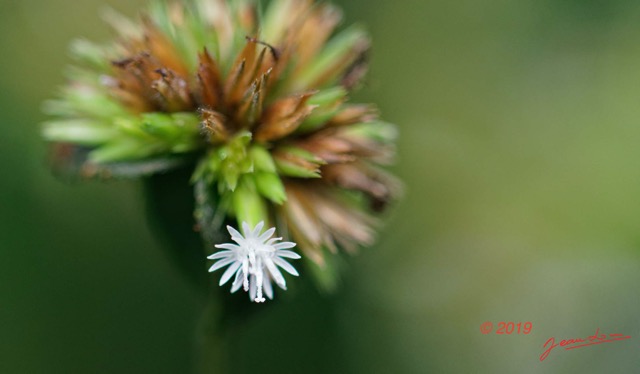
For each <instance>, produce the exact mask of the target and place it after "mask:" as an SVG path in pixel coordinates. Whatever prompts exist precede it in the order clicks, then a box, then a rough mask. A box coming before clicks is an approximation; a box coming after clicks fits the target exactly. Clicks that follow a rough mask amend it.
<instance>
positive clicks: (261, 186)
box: [253, 172, 287, 205]
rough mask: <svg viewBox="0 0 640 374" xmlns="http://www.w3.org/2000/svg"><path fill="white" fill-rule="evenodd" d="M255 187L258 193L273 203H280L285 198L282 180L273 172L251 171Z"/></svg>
mask: <svg viewBox="0 0 640 374" xmlns="http://www.w3.org/2000/svg"><path fill="white" fill-rule="evenodd" d="M253 176H254V179H255V181H256V187H257V188H258V191H259V192H260V194H261V195H262V196H264V197H266V198H267V199H269V200H271V201H273V202H274V203H276V204H278V205H280V204H282V203H284V202H285V201H286V200H287V194H286V192H285V190H284V185H283V184H282V180H281V179H280V177H279V176H278V175H277V174H275V173H267V172H256V173H253Z"/></svg>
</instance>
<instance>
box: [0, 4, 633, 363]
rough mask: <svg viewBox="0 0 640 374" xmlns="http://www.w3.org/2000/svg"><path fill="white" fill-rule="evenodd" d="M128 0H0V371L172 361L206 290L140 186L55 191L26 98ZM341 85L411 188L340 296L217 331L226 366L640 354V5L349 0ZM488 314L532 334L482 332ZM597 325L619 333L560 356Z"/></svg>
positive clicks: (53, 79)
mask: <svg viewBox="0 0 640 374" xmlns="http://www.w3.org/2000/svg"><path fill="white" fill-rule="evenodd" d="M143 3H144V2H143V1H139V0H136V1H129V0H100V1H99V0H83V1H71V0H46V1H44V0H21V1H17V0H0V126H1V133H0V134H1V135H0V173H1V174H0V373H29V374H30V373H189V372H190V369H189V368H190V367H191V364H192V362H193V361H194V359H195V358H194V353H193V352H194V336H196V332H195V331H196V326H197V324H198V320H199V318H200V316H201V313H202V308H203V302H202V297H201V295H200V294H198V293H197V292H196V291H194V289H193V288H192V287H191V285H190V284H189V282H188V281H186V280H185V278H184V277H183V276H182V275H181V274H180V272H179V271H177V270H176V269H175V267H174V266H173V265H172V264H171V260H170V258H169V257H168V256H167V255H166V252H165V251H163V250H162V249H161V246H162V243H161V241H162V240H161V238H160V237H157V236H156V235H155V232H153V231H152V230H151V229H150V228H149V226H148V224H147V219H146V216H145V212H144V199H143V196H142V189H141V186H140V184H139V183H137V182H112V183H107V184H102V183H86V184H79V183H78V184H71V185H69V184H65V183H62V182H61V181H59V180H56V179H55V178H54V177H53V176H52V175H51V174H50V172H49V171H48V170H47V168H46V164H45V156H46V148H45V146H44V144H43V143H42V141H41V140H40V138H39V125H38V124H39V123H40V122H41V121H42V120H43V119H44V118H45V117H44V115H43V114H42V113H41V110H40V108H41V102H42V101H43V100H45V99H46V98H49V97H51V96H52V94H53V93H54V91H55V89H56V87H57V86H58V85H60V84H62V83H63V79H64V78H63V75H62V71H63V68H64V66H65V65H66V64H67V63H68V62H69V58H68V57H67V56H68V53H67V51H68V47H67V46H68V44H69V42H70V41H71V40H72V39H73V38H75V37H78V36H84V37H87V38H90V39H93V40H106V39H107V38H109V32H108V29H107V27H106V26H105V24H104V23H102V21H101V20H100V16H99V14H100V11H101V9H103V8H104V7H105V6H111V7H113V8H115V9H117V10H119V11H121V12H123V13H125V14H130V15H134V14H135V12H136V9H138V8H139V7H140V6H141V5H142V4H143ZM339 3H341V5H343V6H344V8H345V13H346V18H347V20H348V21H349V22H362V23H365V24H366V25H368V28H369V30H370V32H371V34H372V35H373V38H374V53H373V58H372V69H371V73H370V76H369V79H368V82H367V85H366V86H365V87H364V88H363V89H362V90H361V91H360V92H359V93H358V94H357V95H356V98H355V99H356V100H362V101H372V102H376V103H378V104H379V106H380V108H381V110H382V113H383V114H384V117H385V118H386V119H388V120H389V121H392V122H395V123H397V124H399V126H400V129H401V138H400V141H399V146H398V149H399V157H398V164H397V166H396V167H395V168H394V171H395V172H397V174H399V175H400V176H401V178H402V179H403V180H404V181H405V182H406V196H405V198H404V200H403V201H402V202H401V203H400V204H399V205H398V206H397V208H396V209H395V211H394V213H393V215H392V216H391V217H390V220H389V224H388V226H387V227H386V229H385V230H384V231H382V233H381V235H380V240H379V244H378V245H376V246H375V247H374V248H370V249H366V250H363V251H362V253H361V255H360V256H359V257H357V258H354V259H352V260H351V267H350V271H349V272H348V274H346V277H345V279H344V284H343V287H342V288H341V290H340V292H339V293H337V294H336V295H333V296H326V295H320V294H318V293H317V291H315V290H314V288H313V287H311V286H309V285H308V284H306V283H305V282H304V281H302V282H301V284H302V285H301V286H300V287H299V288H298V289H297V290H296V295H295V297H285V298H283V300H284V301H282V300H281V301H282V302H278V303H274V304H273V305H271V306H269V307H267V308H265V310H264V311H262V312H260V313H259V314H258V315H256V316H255V317H254V318H252V319H251V320H250V321H249V322H248V323H246V324H245V325H244V326H242V328H240V329H238V330H236V332H235V333H234V334H233V336H232V337H230V339H229V344H230V346H231V348H232V351H233V356H232V357H233V361H232V362H233V366H234V370H233V372H234V373H249V372H256V371H258V370H259V371H260V372H262V373H272V372H273V373H301V372H304V373H329V372H335V373H390V372H393V373H471V372H474V373H516V372H518V373H601V372H614V371H618V372H635V371H637V370H638V367H640V313H639V312H640V290H639V286H640V230H639V228H640V199H639V198H638V196H639V192H640V167H639V166H640V165H639V161H640V105H639V101H640V43H639V41H640V3H639V2H637V1H623V0H591V1H589V0H518V1H508V0H483V1H477V0H460V1H436V0H403V1H385V0H351V1H346V0H343V1H340V2H339ZM484 321H492V322H493V323H494V324H496V323H497V322H499V321H514V322H516V323H517V322H527V321H531V322H532V324H533V329H532V332H531V333H530V334H528V335H522V334H521V335H516V334H513V335H509V336H500V335H496V334H489V335H483V334H481V333H480V329H479V327H480V324H482V323H483V322H484ZM598 327H599V328H600V329H601V332H604V333H624V334H627V335H631V336H632V338H631V339H629V340H625V341H621V342H615V343H611V344H602V345H597V346H592V347H587V348H582V349H577V350H571V351H558V350H556V351H554V352H553V353H552V354H551V356H549V358H548V359H547V360H546V361H544V362H540V361H539V359H538V357H539V356H540V354H541V353H542V351H543V349H542V344H543V343H544V342H545V341H546V340H547V339H548V338H550V337H552V336H555V337H557V338H558V339H563V338H574V337H586V336H589V335H591V334H593V333H594V332H595V329H596V328H598Z"/></svg>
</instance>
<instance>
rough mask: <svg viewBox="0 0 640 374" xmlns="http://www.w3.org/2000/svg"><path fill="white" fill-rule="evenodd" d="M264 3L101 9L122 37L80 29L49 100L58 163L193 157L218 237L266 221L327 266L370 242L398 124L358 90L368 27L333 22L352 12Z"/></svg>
mask: <svg viewBox="0 0 640 374" xmlns="http://www.w3.org/2000/svg"><path fill="white" fill-rule="evenodd" d="M262 3H263V2H261V1H258V0H234V1H231V0H184V1H175V2H172V1H162V0H156V1H153V2H152V3H151V6H150V7H149V8H148V10H147V11H144V12H142V16H141V17H140V19H139V20H137V21H133V20H130V19H128V18H126V17H124V16H122V15H120V14H118V13H116V12H115V11H109V12H107V13H106V14H105V18H106V20H107V21H108V22H109V23H110V24H111V26H112V27H113V29H114V31H115V32H116V34H117V38H116V39H115V41H114V42H112V43H107V44H104V45H98V44H94V43H92V42H89V41H86V40H81V41H78V42H76V43H74V44H73V46H72V51H73V54H74V56H75V57H76V61H77V63H76V65H77V66H75V67H73V68H71V69H69V70H68V77H69V83H68V84H67V85H66V87H64V88H63V89H62V90H61V92H60V95H59V97H58V98H57V99H55V100H51V101H49V102H47V103H46V111H47V112H48V113H49V114H50V115H51V116H52V119H51V120H50V121H48V122H47V123H45V124H44V128H43V135H44V137H45V139H46V140H47V141H48V142H50V143H51V149H52V152H51V160H52V165H53V167H54V169H55V170H56V171H58V172H59V173H62V174H72V175H77V176H80V177H83V178H100V179H105V178H136V177H138V178H145V177H148V176H150V175H154V174H159V173H167V172H169V171H171V170H174V169H178V168H181V169H189V170H190V172H191V175H192V178H191V183H192V185H193V188H194V198H195V211H194V217H195V221H196V225H195V227H196V228H197V230H199V231H200V234H201V235H202V237H203V239H204V241H205V242H206V244H207V246H208V247H209V248H211V247H212V246H213V245H214V244H216V243H217V242H216V239H217V238H218V237H219V231H220V229H222V228H223V227H224V224H225V222H229V221H234V220H235V221H236V222H237V223H238V224H242V223H243V222H247V223H249V224H250V225H256V224H257V223H258V222H261V221H264V222H266V223H267V224H269V225H270V226H276V227H277V230H278V232H280V233H282V236H283V237H284V238H286V239H287V240H291V241H294V242H296V243H297V246H298V248H299V249H300V251H301V253H302V254H303V255H304V257H305V258H307V259H309V260H310V261H308V262H306V263H305V264H308V266H312V267H314V268H313V269H314V271H313V272H311V273H312V274H315V275H317V274H320V273H319V272H318V271H316V270H318V269H320V272H325V273H326V274H328V273H331V272H332V271H331V269H330V268H331V267H332V266H333V265H332V261H331V257H333V256H334V255H337V254H338V253H340V252H341V251H346V252H348V253H355V251H356V250H357V249H358V248H359V247H362V246H370V245H371V244H372V243H373V242H374V237H375V235H374V234H375V231H376V230H375V229H376V228H377V227H378V226H379V225H378V223H379V218H380V215H381V213H382V212H383V211H385V209H386V207H387V206H389V204H390V203H391V202H393V201H394V200H395V199H396V197H397V195H398V192H399V190H400V187H399V182H397V181H396V179H395V178H394V177H393V176H392V175H390V174H389V173H388V172H387V171H385V170H384V167H385V166H386V165H388V164H390V163H391V162H392V161H393V156H394V154H395V148H394V143H395V139H396V128H395V126H394V125H393V124H390V123H388V122H384V121H382V120H381V119H380V118H379V114H378V111H377V109H376V107H375V106H373V105H371V104H359V103H353V102H350V101H349V96H350V94H351V92H352V91H353V90H354V89H355V88H357V87H359V84H360V82H361V81H362V79H363V77H364V76H365V74H366V72H367V65H368V56H369V48H370V45H371V43H370V40H369V37H368V35H367V33H366V32H365V31H364V30H363V28H361V27H359V26H351V27H344V28H338V25H339V24H340V23H341V20H342V12H341V11H340V9H339V8H337V7H336V6H334V5H332V4H330V3H327V2H324V1H314V0H271V1H269V2H268V5H267V6H264V7H263V6H262ZM248 234H249V233H248V232H245V235H248ZM235 239H241V238H240V237H238V236H235V238H234V240H235ZM245 239H246V238H245ZM254 239H255V238H254ZM243 240H244V239H243ZM238 245H239V246H240V248H244V247H242V246H241V245H240V244H238ZM265 248H270V247H268V246H267V247H265ZM305 266H307V265H305ZM255 269H258V270H259V269H260V268H259V267H258V268H255ZM245 270H246V271H244V270H243V273H242V274H243V276H247V277H251V276H255V277H256V278H257V276H258V274H259V272H258V270H256V272H254V273H251V272H248V271H249V270H248V268H247V269H245ZM325 270H327V271H325ZM247 272H248V273H247ZM333 273H335V272H333ZM264 274H267V275H269V277H272V276H273V274H272V273H270V272H266V273H265V272H264V271H263V288H264V290H265V293H266V292H267V291H266V289H267V288H266V287H265V285H266V284H267V283H268V282H267V283H265V281H264V279H267V278H266V276H265V275H264ZM317 278H318V279H320V278H322V279H324V278H327V277H324V276H319V277H317ZM269 279H271V278H269ZM273 280H275V281H276V283H277V284H279V283H278V282H277V279H273ZM256 282H257V279H256ZM249 283H250V284H254V283H252V282H251V281H249ZM234 284H235V283H234ZM256 284H257V285H256V287H258V286H259V285H260V284H259V282H258V283H256ZM257 289H258V288H256V292H257Z"/></svg>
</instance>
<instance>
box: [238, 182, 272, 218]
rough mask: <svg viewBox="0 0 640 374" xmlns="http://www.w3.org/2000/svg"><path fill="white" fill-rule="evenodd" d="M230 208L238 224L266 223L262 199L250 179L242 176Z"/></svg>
mask: <svg viewBox="0 0 640 374" xmlns="http://www.w3.org/2000/svg"><path fill="white" fill-rule="evenodd" d="M231 204H232V207H233V211H234V213H235V215H236V219H237V220H238V224H242V222H247V223H248V224H250V225H253V226H255V225H257V224H258V222H260V221H265V222H267V221H268V215H267V207H266V204H265V201H264V199H263V198H262V197H261V196H260V194H259V193H258V191H257V189H256V186H255V183H254V181H253V180H252V178H249V177H248V176H243V177H242V178H241V180H240V181H239V183H238V186H237V188H236V189H235V191H233V196H232V202H231Z"/></svg>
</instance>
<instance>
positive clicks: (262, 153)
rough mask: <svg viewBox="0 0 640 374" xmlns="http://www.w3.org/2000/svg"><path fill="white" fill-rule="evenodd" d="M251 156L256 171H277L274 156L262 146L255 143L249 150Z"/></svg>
mask: <svg viewBox="0 0 640 374" xmlns="http://www.w3.org/2000/svg"><path fill="white" fill-rule="evenodd" d="M249 157H250V158H251V161H253V168H254V170H256V171H265V172H269V173H273V172H275V171H276V164H275V163H274V162H273V157H271V155H270V154H269V152H268V151H267V150H266V149H265V148H264V147H262V146H259V145H254V146H253V147H251V149H250V150H249Z"/></svg>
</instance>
